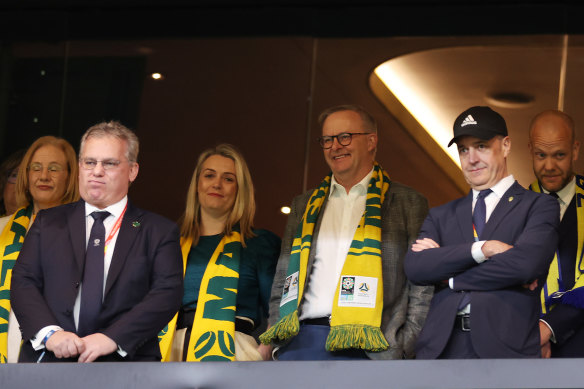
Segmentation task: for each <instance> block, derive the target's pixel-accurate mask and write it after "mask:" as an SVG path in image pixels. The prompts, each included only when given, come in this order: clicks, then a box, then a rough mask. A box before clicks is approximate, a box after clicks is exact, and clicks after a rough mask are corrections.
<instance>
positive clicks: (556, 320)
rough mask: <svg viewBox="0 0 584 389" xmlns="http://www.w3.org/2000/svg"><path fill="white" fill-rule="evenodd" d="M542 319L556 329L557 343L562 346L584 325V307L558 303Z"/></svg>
mask: <svg viewBox="0 0 584 389" xmlns="http://www.w3.org/2000/svg"><path fill="white" fill-rule="evenodd" d="M542 319H543V320H545V321H546V323H548V324H549V326H550V327H551V328H552V330H554V335H555V338H556V343H557V344H558V345H560V346H561V345H563V344H564V343H565V342H566V341H568V340H569V339H570V338H571V337H572V336H573V335H574V334H575V333H576V332H577V331H579V330H580V329H581V328H582V326H584V309H580V308H576V307H573V306H571V305H567V304H558V305H556V306H555V307H554V309H552V310H551V311H550V312H549V313H548V314H547V315H545V316H544V317H542Z"/></svg>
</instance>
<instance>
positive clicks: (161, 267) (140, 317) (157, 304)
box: [101, 224, 183, 356]
mask: <svg viewBox="0 0 584 389" xmlns="http://www.w3.org/2000/svg"><path fill="white" fill-rule="evenodd" d="M154 238H155V237H154ZM153 256H154V257H153V261H152V268H151V273H150V280H151V284H150V290H149V292H148V293H147V294H146V295H145V296H144V298H143V299H142V300H141V301H140V302H139V303H138V304H136V305H135V306H134V307H133V308H132V309H130V310H129V311H127V312H125V313H124V314H122V315H121V316H120V317H119V318H118V319H117V320H116V321H114V322H113V323H112V324H111V325H109V326H108V327H107V328H105V329H104V330H103V331H101V332H102V333H104V334H105V335H107V336H108V337H110V338H111V339H113V340H114V341H115V342H116V343H117V344H118V345H119V346H120V347H121V348H122V349H123V350H124V351H126V352H128V354H129V355H130V356H133V354H134V352H135V351H136V349H138V348H139V347H141V346H142V345H143V344H144V343H145V342H146V341H148V340H150V339H152V338H153V337H155V336H156V335H157V334H158V332H159V331H160V329H162V328H164V326H165V325H166V324H167V323H168V322H169V321H170V319H172V316H173V315H174V314H175V313H176V312H177V311H178V309H179V308H180V304H181V300H182V294H183V276H182V272H183V265H182V254H181V250H180V245H179V233H178V228H177V226H176V225H174V224H173V226H172V228H168V229H167V230H166V232H164V233H162V234H161V238H159V240H158V241H157V244H155V245H154V248H153Z"/></svg>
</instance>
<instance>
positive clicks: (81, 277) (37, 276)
mask: <svg viewBox="0 0 584 389" xmlns="http://www.w3.org/2000/svg"><path fill="white" fill-rule="evenodd" d="M138 147H139V145H138V138H137V137H136V135H135V134H134V133H133V132H131V131H130V130H129V129H127V128H126V127H124V126H123V125H121V124H120V123H117V122H109V123H100V124H97V125H95V126H93V127H91V128H90V129H89V130H87V132H86V133H85V134H84V135H83V137H82V139H81V148H80V157H79V192H80V194H81V197H82V200H80V201H78V202H76V203H71V204H67V205H64V206H60V207H56V208H51V209H47V210H43V211H41V212H39V213H38V215H37V217H36V220H35V223H34V224H33V226H32V227H31V229H30V231H29V232H28V235H27V236H26V239H25V242H24V244H23V247H22V250H21V252H20V256H19V258H18V261H17V263H16V265H15V266H14V269H13V273H12V291H11V292H12V304H13V309H14V312H15V314H16V317H17V319H18V321H19V323H20V327H21V331H22V334H23V340H24V343H23V345H22V349H21V353H20V358H19V361H21V362H55V361H79V362H92V361H95V360H98V361H155V360H160V351H159V346H158V337H157V335H158V332H159V331H160V330H161V329H162V328H163V327H164V326H165V325H166V323H168V321H169V320H170V319H171V318H172V316H173V315H174V313H175V312H176V311H177V309H178V307H179V306H180V302H181V298H182V257H181V252H180V246H179V233H178V228H177V226H176V225H175V224H174V223H172V222H170V221H169V220H166V219H165V218H162V217H161V216H158V215H155V214H153V213H150V212H147V211H143V210H141V209H138V208H136V207H134V206H133V205H132V204H131V203H130V202H129V201H128V197H127V193H128V188H129V185H130V183H131V182H133V181H134V180H135V179H136V176H137V175H138V163H137V157H138Z"/></svg>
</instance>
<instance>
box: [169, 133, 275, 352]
mask: <svg viewBox="0 0 584 389" xmlns="http://www.w3.org/2000/svg"><path fill="white" fill-rule="evenodd" d="M254 213H255V200H254V190H253V184H252V181H251V176H250V174H249V170H248V168H247V164H246V163H245V160H244V159H243V157H242V156H241V154H240V153H239V152H238V151H237V150H236V149H235V148H234V147H233V146H231V145H227V144H221V145H219V146H217V147H215V148H212V149H208V150H205V151H204V152H203V153H202V154H201V155H200V156H199V159H198V162H197V166H196V167H195V171H194V173H193V177H192V180H191V184H190V187H189V191H188V195H187V206H186V210H185V213H184V216H183V221H182V225H181V247H182V250H183V259H184V262H185V277H184V296H183V304H182V307H181V310H180V311H179V314H178V318H177V320H176V325H173V322H171V324H170V325H169V329H170V330H169V331H168V335H169V336H170V337H173V334H172V332H173V328H176V334H174V340H173V341H172V342H171V343H172V350H173V351H171V353H172V356H171V354H167V353H166V351H165V341H164V338H163V340H161V349H162V354H163V359H164V360H183V361H185V360H186V361H202V360H250V359H251V360H254V359H256V360H260V359H262V358H264V357H267V356H268V355H269V353H270V350H269V349H268V348H267V347H266V346H263V345H262V346H259V349H258V346H257V343H255V340H254V339H253V338H252V337H251V336H249V335H250V333H251V332H252V331H253V330H254V329H255V328H256V327H257V326H258V324H259V323H260V321H261V318H262V316H267V312H268V300H269V297H270V290H271V287H272V280H273V277H274V272H275V270H276V263H277V260H278V255H279V251H280V238H278V237H277V236H276V235H274V234H273V233H271V232H269V231H266V230H256V229H252V224H253V217H254ZM235 288H236V290H234V289H235ZM235 292H236V293H235ZM230 298H231V299H232V300H229V299H230ZM234 303H235V304H234ZM233 305H235V310H233ZM233 324H234V329H233ZM183 334H184V336H183ZM252 342H253V343H252ZM166 343H168V341H167V342H166ZM250 345H251V347H250Z"/></svg>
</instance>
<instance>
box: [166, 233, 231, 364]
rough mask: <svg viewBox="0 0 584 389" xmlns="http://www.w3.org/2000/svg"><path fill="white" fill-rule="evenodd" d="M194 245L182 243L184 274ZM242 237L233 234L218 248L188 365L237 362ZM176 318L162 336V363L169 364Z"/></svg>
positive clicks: (199, 306) (200, 303)
mask: <svg viewBox="0 0 584 389" xmlns="http://www.w3.org/2000/svg"><path fill="white" fill-rule="evenodd" d="M192 244H193V240H192V238H189V239H184V240H182V241H181V249H182V254H183V274H184V271H185V270H186V262H187V258H188V255H189V252H190V250H191V246H192ZM240 255H241V235H240V233H239V231H235V230H234V231H233V232H232V233H231V235H229V236H224V237H223V239H221V242H219V244H218V245H217V248H216V249H215V252H214V253H213V256H212V257H211V259H210V260H209V264H208V265H207V268H206V269H205V274H204V275H203V279H202V281H201V289H200V291H199V299H198V302H197V310H196V312H195V319H194V322H193V325H192V330H191V336H190V339H188V340H185V342H186V341H188V352H187V361H188V362H194V361H234V360H235V341H234V339H235V338H234V337H235V305H236V300H237V285H238V283H239V263H240ZM177 316H178V315H175V317H174V318H173V319H172V320H171V322H170V323H169V324H168V326H167V327H166V328H165V329H164V330H163V331H162V332H161V333H160V334H159V345H160V351H161V354H162V360H163V361H168V360H169V358H170V351H171V345H172V339H173V337H174V333H175V330H176V321H177Z"/></svg>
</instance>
